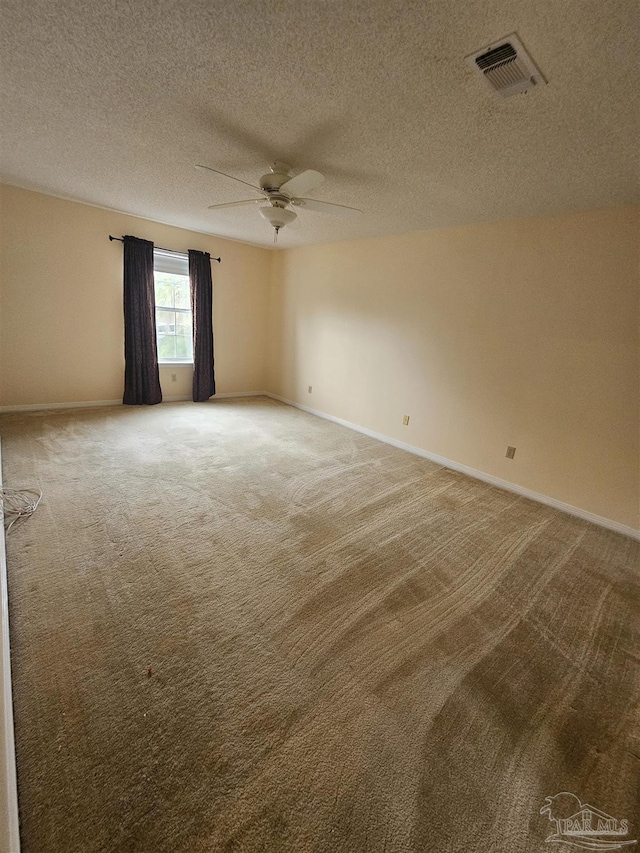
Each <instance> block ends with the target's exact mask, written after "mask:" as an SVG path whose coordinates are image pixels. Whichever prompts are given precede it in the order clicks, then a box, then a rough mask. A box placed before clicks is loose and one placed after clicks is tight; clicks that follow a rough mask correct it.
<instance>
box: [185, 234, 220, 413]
mask: <svg viewBox="0 0 640 853" xmlns="http://www.w3.org/2000/svg"><path fill="white" fill-rule="evenodd" d="M189 283H190V285H191V311H192V314H193V402H194V403H204V402H205V401H206V400H208V399H209V397H211V396H212V395H213V394H215V393H216V380H215V377H214V373H213V284H212V281H211V256H210V255H209V253H208V252H196V251H195V249H189Z"/></svg>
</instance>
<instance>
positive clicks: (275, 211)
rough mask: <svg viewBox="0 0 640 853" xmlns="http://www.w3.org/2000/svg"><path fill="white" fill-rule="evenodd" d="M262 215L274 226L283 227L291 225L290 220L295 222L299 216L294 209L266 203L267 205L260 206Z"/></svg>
mask: <svg viewBox="0 0 640 853" xmlns="http://www.w3.org/2000/svg"><path fill="white" fill-rule="evenodd" d="M258 210H259V211H260V215H261V216H263V217H264V218H265V219H266V220H267V222H269V223H270V224H271V225H272V226H273V228H283V227H284V226H285V225H289V223H290V222H293V220H294V219H297V218H298V215H297V213H294V212H293V210H287V209H285V208H284V207H271V205H266V206H265V207H259V208H258Z"/></svg>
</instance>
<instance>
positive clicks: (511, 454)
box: [505, 446, 516, 459]
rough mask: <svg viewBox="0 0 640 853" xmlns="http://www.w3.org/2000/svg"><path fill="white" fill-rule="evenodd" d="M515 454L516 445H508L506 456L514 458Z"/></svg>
mask: <svg viewBox="0 0 640 853" xmlns="http://www.w3.org/2000/svg"><path fill="white" fill-rule="evenodd" d="M515 455H516V449H515V447H511V446H509V447H507V452H506V453H505V456H506V457H507V459H513V457H514V456H515Z"/></svg>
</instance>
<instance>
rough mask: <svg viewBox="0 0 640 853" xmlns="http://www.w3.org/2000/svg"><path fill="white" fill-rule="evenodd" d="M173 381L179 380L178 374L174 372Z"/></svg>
mask: <svg viewBox="0 0 640 853" xmlns="http://www.w3.org/2000/svg"><path fill="white" fill-rule="evenodd" d="M171 381H172V382H177V381H178V374H177V373H172V374H171Z"/></svg>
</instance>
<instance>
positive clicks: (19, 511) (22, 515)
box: [0, 489, 42, 533]
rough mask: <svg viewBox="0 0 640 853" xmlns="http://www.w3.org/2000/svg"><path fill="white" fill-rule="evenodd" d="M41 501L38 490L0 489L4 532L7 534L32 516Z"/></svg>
mask: <svg viewBox="0 0 640 853" xmlns="http://www.w3.org/2000/svg"><path fill="white" fill-rule="evenodd" d="M41 500H42V492H41V491H40V489H0V507H2V512H3V514H4V529H5V531H6V532H7V533H9V531H10V530H11V528H12V527H13V525H14V524H16V523H17V522H19V521H24V520H25V519H26V518H29V517H30V516H32V515H33V513H34V512H35V511H36V510H37V509H38V504H39V503H40V501H41Z"/></svg>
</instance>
